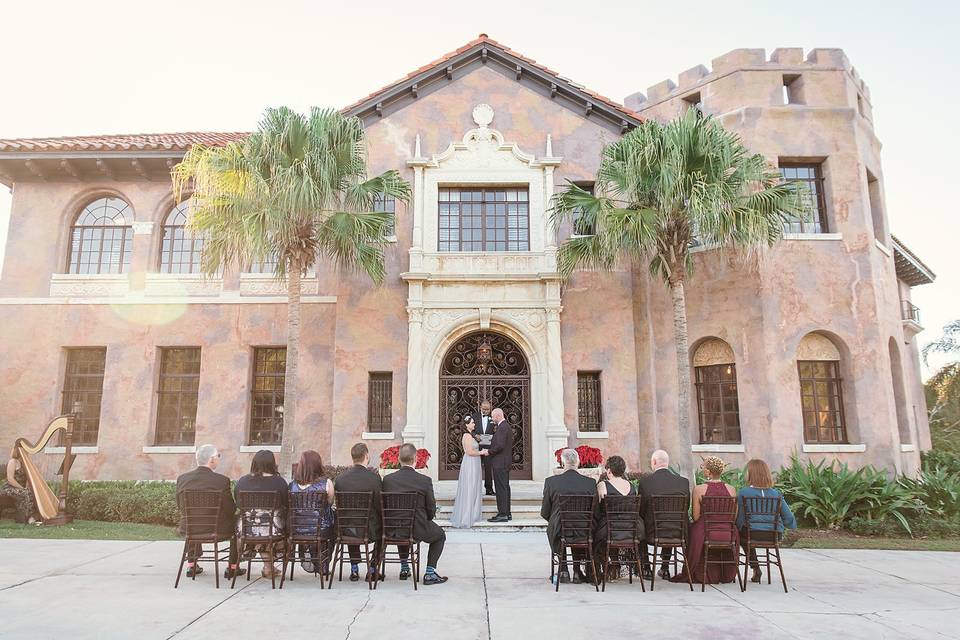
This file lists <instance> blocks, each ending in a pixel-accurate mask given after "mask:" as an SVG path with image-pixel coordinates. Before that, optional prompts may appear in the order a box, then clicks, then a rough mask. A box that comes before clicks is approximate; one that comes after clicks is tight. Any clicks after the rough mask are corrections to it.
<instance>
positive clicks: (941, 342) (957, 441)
mask: <svg viewBox="0 0 960 640" xmlns="http://www.w3.org/2000/svg"><path fill="white" fill-rule="evenodd" d="M935 353H942V354H955V355H960V320H954V321H953V322H951V323H950V324H948V325H947V326H945V327H944V328H943V335H942V336H941V337H940V338H939V339H938V340H934V341H933V342H931V343H930V344H928V345H927V346H925V347H924V348H923V361H924V362H925V363H927V362H928V361H929V356H930V355H932V354H935ZM924 390H925V392H926V396H927V407H928V414H929V418H930V437H931V440H932V441H933V447H934V448H935V449H941V450H945V451H951V452H953V453H954V454H955V455H960V360H954V361H952V362H948V363H946V364H945V365H943V366H942V367H940V369H939V370H938V371H937V372H936V373H934V374H933V376H931V378H930V379H929V380H927V382H926V384H925V385H924Z"/></svg>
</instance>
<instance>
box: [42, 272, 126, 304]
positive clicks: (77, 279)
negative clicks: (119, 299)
mask: <svg viewBox="0 0 960 640" xmlns="http://www.w3.org/2000/svg"><path fill="white" fill-rule="evenodd" d="M129 291H130V279H129V277H128V275H127V274H126V273H96V274H91V273H54V274H51V276H50V297H64V298H73V297H113V296H124V295H126V294H127V293H129Z"/></svg>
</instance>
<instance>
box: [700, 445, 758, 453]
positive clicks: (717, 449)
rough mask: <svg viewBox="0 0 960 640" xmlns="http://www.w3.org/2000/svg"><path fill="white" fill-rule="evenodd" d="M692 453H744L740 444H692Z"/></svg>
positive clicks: (744, 450) (744, 448)
mask: <svg viewBox="0 0 960 640" xmlns="http://www.w3.org/2000/svg"><path fill="white" fill-rule="evenodd" d="M690 451H691V452H693V453H746V452H747V449H746V447H744V446H743V445H742V444H694V445H691V446H690Z"/></svg>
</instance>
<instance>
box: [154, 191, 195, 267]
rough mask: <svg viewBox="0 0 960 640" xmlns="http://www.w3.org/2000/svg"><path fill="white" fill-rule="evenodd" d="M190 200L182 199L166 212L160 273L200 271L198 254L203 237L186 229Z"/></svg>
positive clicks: (161, 246)
mask: <svg viewBox="0 0 960 640" xmlns="http://www.w3.org/2000/svg"><path fill="white" fill-rule="evenodd" d="M189 213H190V201H189V200H184V201H183V202H181V203H180V204H178V205H177V206H175V207H174V208H173V209H171V210H170V213H169V214H167V219H166V220H164V222H163V239H162V240H161V241H160V243H161V244H160V271H161V272H162V273H200V255H201V253H202V251H203V238H198V237H196V236H194V235H193V232H192V231H190V230H189V229H187V220H188V216H189Z"/></svg>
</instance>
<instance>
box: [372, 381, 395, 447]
mask: <svg viewBox="0 0 960 640" xmlns="http://www.w3.org/2000/svg"><path fill="white" fill-rule="evenodd" d="M367 431H368V432H369V433H390V432H392V431H393V374H392V373H390V372H389V371H386V372H371V373H370V378H369V380H368V382H367Z"/></svg>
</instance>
